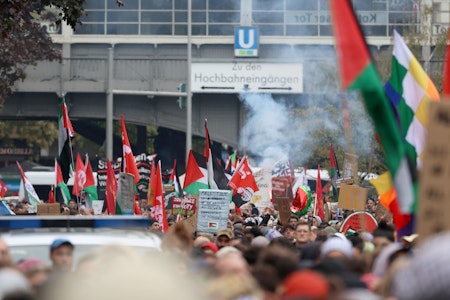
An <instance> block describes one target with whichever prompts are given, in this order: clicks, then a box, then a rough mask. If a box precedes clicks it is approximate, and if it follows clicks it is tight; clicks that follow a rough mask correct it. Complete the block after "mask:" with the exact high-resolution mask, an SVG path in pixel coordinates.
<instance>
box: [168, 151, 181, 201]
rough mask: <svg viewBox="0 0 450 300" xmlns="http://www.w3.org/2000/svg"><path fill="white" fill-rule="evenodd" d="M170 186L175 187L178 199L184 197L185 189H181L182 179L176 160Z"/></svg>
mask: <svg viewBox="0 0 450 300" xmlns="http://www.w3.org/2000/svg"><path fill="white" fill-rule="evenodd" d="M169 184H173V186H174V187H175V195H176V196H177V197H183V188H182V187H181V184H180V179H179V177H178V172H177V160H176V159H175V160H174V161H173V168H172V172H171V173H170V178H169Z"/></svg>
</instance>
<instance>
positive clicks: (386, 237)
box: [372, 222, 395, 254]
mask: <svg viewBox="0 0 450 300" xmlns="http://www.w3.org/2000/svg"><path fill="white" fill-rule="evenodd" d="M372 235H373V241H372V243H373V245H374V246H375V254H378V253H380V252H381V250H383V248H384V247H386V246H387V245H389V244H391V243H393V242H394V241H395V237H394V228H393V227H392V226H390V225H389V224H387V223H386V222H380V224H378V228H377V229H375V231H374V232H373V233H372Z"/></svg>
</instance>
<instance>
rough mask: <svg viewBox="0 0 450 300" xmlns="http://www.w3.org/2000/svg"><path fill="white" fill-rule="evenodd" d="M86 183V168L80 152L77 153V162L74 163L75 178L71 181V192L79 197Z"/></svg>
mask: <svg viewBox="0 0 450 300" xmlns="http://www.w3.org/2000/svg"><path fill="white" fill-rule="evenodd" d="M85 183H86V168H85V166H84V163H83V160H81V156H80V153H77V162H76V163H75V178H74V182H73V188H72V194H74V195H75V196H78V197H80V196H81V191H82V190H83V188H84V184H85Z"/></svg>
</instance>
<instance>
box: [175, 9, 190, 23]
mask: <svg viewBox="0 0 450 300" xmlns="http://www.w3.org/2000/svg"><path fill="white" fill-rule="evenodd" d="M175 22H177V23H187V11H176V12H175Z"/></svg>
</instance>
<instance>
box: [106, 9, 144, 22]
mask: <svg viewBox="0 0 450 300" xmlns="http://www.w3.org/2000/svg"><path fill="white" fill-rule="evenodd" d="M107 21H108V22H137V21H138V12H137V11H108V16H107Z"/></svg>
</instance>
